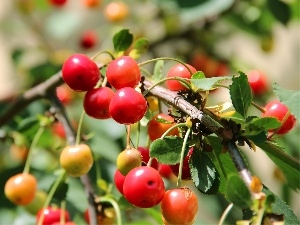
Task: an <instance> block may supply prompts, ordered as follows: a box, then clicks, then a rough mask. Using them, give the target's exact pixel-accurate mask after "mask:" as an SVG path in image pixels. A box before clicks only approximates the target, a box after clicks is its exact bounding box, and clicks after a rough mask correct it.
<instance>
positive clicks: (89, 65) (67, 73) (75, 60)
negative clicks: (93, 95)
mask: <svg viewBox="0 0 300 225" xmlns="http://www.w3.org/2000/svg"><path fill="white" fill-rule="evenodd" d="M62 77H63V79H64V81H65V82H66V83H67V85H68V86H69V87H70V88H71V89H73V90H74V91H78V92H81V91H88V90H91V89H93V88H94V87H95V86H96V84H97V83H98V81H99V79H100V71H99V69H98V67H97V65H96V63H95V62H94V61H92V60H91V59H90V58H89V57H87V56H86V55H83V54H74V55H72V56H70V57H69V58H68V59H67V60H66V61H65V62H64V64H63V66H62Z"/></svg>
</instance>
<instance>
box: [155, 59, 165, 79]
mask: <svg viewBox="0 0 300 225" xmlns="http://www.w3.org/2000/svg"><path fill="white" fill-rule="evenodd" d="M164 64H165V63H164V60H158V61H156V63H155V65H154V71H153V76H152V79H153V81H154V82H158V81H160V80H161V78H162V77H163V73H162V70H163V68H164Z"/></svg>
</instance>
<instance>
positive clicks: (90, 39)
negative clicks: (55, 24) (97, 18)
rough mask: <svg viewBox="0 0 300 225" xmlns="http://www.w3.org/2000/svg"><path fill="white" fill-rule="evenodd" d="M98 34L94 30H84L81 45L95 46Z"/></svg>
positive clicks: (87, 47)
mask: <svg viewBox="0 0 300 225" xmlns="http://www.w3.org/2000/svg"><path fill="white" fill-rule="evenodd" d="M97 39H98V38H97V34H96V32H95V31H93V30H87V31H85V32H83V34H82V36H81V39H80V46H81V47H82V48H84V49H90V48H93V47H94V46H95V45H96V44H97Z"/></svg>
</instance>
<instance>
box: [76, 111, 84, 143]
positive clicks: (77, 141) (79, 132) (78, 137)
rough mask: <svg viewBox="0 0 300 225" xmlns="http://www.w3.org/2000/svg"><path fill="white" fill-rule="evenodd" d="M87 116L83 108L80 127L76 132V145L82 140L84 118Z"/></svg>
mask: <svg viewBox="0 0 300 225" xmlns="http://www.w3.org/2000/svg"><path fill="white" fill-rule="evenodd" d="M84 116H85V111H84V110H82V112H81V115H80V119H79V124H78V128H77V134H76V140H75V145H79V143H80V141H81V137H80V135H81V129H82V123H83V118H84Z"/></svg>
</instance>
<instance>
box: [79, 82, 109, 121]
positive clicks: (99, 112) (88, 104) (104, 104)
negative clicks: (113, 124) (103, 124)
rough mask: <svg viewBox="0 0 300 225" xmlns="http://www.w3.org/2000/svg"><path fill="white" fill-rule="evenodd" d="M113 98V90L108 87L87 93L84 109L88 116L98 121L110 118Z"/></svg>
mask: <svg viewBox="0 0 300 225" xmlns="http://www.w3.org/2000/svg"><path fill="white" fill-rule="evenodd" d="M113 96H114V92H113V90H112V89H110V88H108V87H100V88H95V89H92V90H89V91H87V92H86V94H85V96H84V101H83V108H84V110H85V112H86V114H87V115H89V116H91V117H93V118H96V119H108V118H110V117H111V116H110V114H109V104H110V101H111V99H112V98H113Z"/></svg>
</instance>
